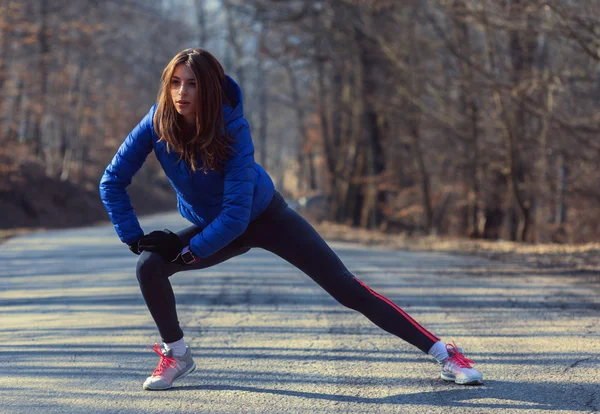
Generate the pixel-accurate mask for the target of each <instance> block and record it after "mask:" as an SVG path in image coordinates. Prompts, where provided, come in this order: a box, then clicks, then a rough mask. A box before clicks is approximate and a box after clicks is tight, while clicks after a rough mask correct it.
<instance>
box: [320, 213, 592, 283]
mask: <svg viewBox="0 0 600 414" xmlns="http://www.w3.org/2000/svg"><path fill="white" fill-rule="evenodd" d="M315 228H316V229H317V231H318V232H319V233H320V234H321V235H322V236H323V237H324V238H326V239H329V240H339V241H350V242H357V243H361V244H365V245H373V246H384V247H387V248H392V249H399V250H411V251H436V252H448V253H454V254H467V255H475V256H483V257H486V258H488V259H491V260H500V261H504V262H511V263H519V264H522V265H526V266H534V267H538V268H563V269H570V270H572V271H573V272H574V273H582V271H583V272H584V273H587V274H591V273H597V274H598V275H600V243H588V244H580V245H577V244H537V245H534V244H523V243H514V242H507V241H487V240H471V239H456V238H444V237H434V236H427V237H407V236H405V235H389V234H383V233H380V232H377V231H366V230H361V229H354V228H351V227H349V226H345V225H339V224H333V223H329V222H323V223H320V224H315Z"/></svg>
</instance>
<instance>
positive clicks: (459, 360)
mask: <svg viewBox="0 0 600 414" xmlns="http://www.w3.org/2000/svg"><path fill="white" fill-rule="evenodd" d="M446 350H447V351H448V354H449V355H450V358H448V360H449V361H452V362H453V363H454V364H456V365H457V366H458V367H459V368H473V364H474V363H475V361H472V360H470V359H468V358H466V357H465V356H464V355H463V354H461V353H460V352H458V347H457V346H456V344H455V343H454V341H453V342H452V343H449V344H446Z"/></svg>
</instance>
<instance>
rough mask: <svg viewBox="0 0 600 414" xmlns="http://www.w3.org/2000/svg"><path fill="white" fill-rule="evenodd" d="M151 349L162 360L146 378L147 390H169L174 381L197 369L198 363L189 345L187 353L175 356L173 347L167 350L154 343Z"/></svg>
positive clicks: (186, 348) (145, 385) (145, 386)
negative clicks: (193, 357)
mask: <svg viewBox="0 0 600 414" xmlns="http://www.w3.org/2000/svg"><path fill="white" fill-rule="evenodd" d="M148 348H150V347H148ZM150 349H152V350H153V351H154V352H156V353H157V354H158V355H160V361H158V366H157V367H156V369H155V370H154V372H153V373H152V375H151V376H149V377H148V378H146V381H145V382H144V389H145V390H153V391H155V390H168V389H169V388H171V387H172V386H173V381H175V380H176V379H178V378H183V377H185V376H186V375H187V374H189V373H191V372H192V371H193V370H195V369H196V363H195V362H194V360H193V359H192V352H191V351H190V348H189V347H188V346H186V347H185V355H183V356H180V357H174V356H173V350H172V349H169V351H166V350H164V349H162V348H161V347H160V346H159V345H158V344H154V348H150Z"/></svg>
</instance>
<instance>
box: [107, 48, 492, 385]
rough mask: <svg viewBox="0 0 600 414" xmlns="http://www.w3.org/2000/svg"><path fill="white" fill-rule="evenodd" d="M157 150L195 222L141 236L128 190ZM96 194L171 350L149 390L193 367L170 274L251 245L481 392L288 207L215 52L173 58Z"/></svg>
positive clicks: (462, 362)
mask: <svg viewBox="0 0 600 414" xmlns="http://www.w3.org/2000/svg"><path fill="white" fill-rule="evenodd" d="M150 151H154V153H155V155H156V157H157V159H158V161H159V162H160V163H161V165H162V168H163V169H164V171H165V173H166V175H167V177H168V178H169V180H170V182H171V184H172V186H173V188H174V189H175V192H176V193H177V204H178V208H179V211H180V213H181V215H182V216H183V217H184V218H186V219H187V220H189V221H190V222H191V223H192V226H190V227H188V228H186V229H183V230H181V231H179V232H177V233H173V232H171V231H169V230H164V231H153V232H151V233H149V234H144V232H143V231H142V229H141V227H140V225H139V223H138V220H137V218H136V216H135V213H134V210H133V207H132V205H131V202H130V200H129V197H128V195H127V191H126V187H127V186H128V185H129V184H130V183H131V179H132V177H133V176H134V174H135V173H136V172H137V171H138V170H139V168H140V167H141V166H142V164H143V163H144V161H145V159H146V157H147V155H148V154H149V153H150ZM100 194H101V197H102V201H103V202H104V205H105V207H106V209H107V211H108V214H109V216H110V218H111V220H112V222H113V224H114V226H115V229H116V231H117V234H118V236H119V237H120V239H121V240H122V241H123V242H124V243H126V244H128V245H129V248H130V249H131V251H132V252H134V253H136V254H138V255H140V257H139V260H138V264H137V278H138V281H139V284H140V288H141V291H142V295H143V297H144V300H145V301H146V304H147V306H148V309H149V310H150V313H151V315H152V317H153V319H154V321H155V322H156V325H157V327H158V330H159V332H160V335H161V337H162V341H163V343H164V347H163V348H161V347H159V345H158V344H155V345H154V351H155V352H156V353H157V354H159V355H160V361H159V363H158V367H157V368H156V369H155V371H154V372H153V374H152V375H151V376H150V377H148V379H146V381H145V382H144V385H143V388H144V389H147V390H164V389H168V388H170V387H171V386H172V384H173V381H174V380H175V379H177V378H181V377H183V376H184V375H187V374H189V373H190V372H192V371H193V370H194V369H195V367H196V365H195V363H194V360H193V359H192V356H191V352H190V349H189V348H188V347H187V346H186V345H185V341H184V338H183V332H182V330H181V328H180V326H179V321H178V319H177V313H176V309H175V297H174V295H173V289H172V287H171V284H170V282H169V277H170V276H171V275H173V274H175V273H177V272H180V271H185V270H197V269H204V268H207V267H210V266H213V265H216V264H218V263H221V262H223V261H225V260H227V259H230V258H232V257H234V256H238V255H241V254H243V253H246V252H247V251H249V250H250V249H251V248H253V247H260V248H263V249H265V250H268V251H271V252H273V253H275V254H276V255H278V256H280V257H282V258H283V259H285V260H287V261H288V262H290V263H291V264H293V265H295V266H296V267H297V268H299V269H300V270H302V271H303V272H304V273H306V274H307V275H308V276H310V277H311V278H312V279H313V280H314V281H315V282H317V283H318V284H319V285H320V286H321V287H322V288H323V289H325V290H326V291H327V292H328V293H329V294H331V295H332V296H333V297H334V298H335V299H336V300H338V301H339V302H340V303H341V304H343V305H345V306H347V307H349V308H351V309H355V310H357V311H359V312H361V313H362V314H363V315H365V316H366V317H367V318H369V319H370V320H371V321H373V322H374V323H375V324H376V325H378V326H379V327H381V328H382V329H384V330H386V331H388V332H390V333H392V334H394V335H396V336H398V337H400V338H402V339H404V340H405V341H407V342H409V343H411V344H412V345H414V346H416V347H417V348H419V349H420V350H422V351H423V352H425V353H428V354H430V355H431V356H433V357H434V358H436V359H437V360H438V361H439V362H440V363H441V364H442V373H441V377H442V378H443V379H445V380H448V381H455V382H456V383H458V384H480V383H482V382H483V379H482V375H481V374H480V373H479V372H478V371H477V370H475V369H474V368H472V364H473V361H470V360H468V359H466V358H465V357H464V356H463V355H462V352H461V351H460V350H459V348H457V347H456V346H455V345H454V344H448V345H446V344H445V343H443V342H442V341H440V340H439V339H438V338H437V337H436V336H435V335H433V334H432V333H431V332H429V331H428V330H426V329H425V328H424V327H422V326H421V325H419V324H418V323H417V322H416V321H415V320H414V319H413V318H411V317H410V316H409V315H408V314H406V312H404V311H403V310H402V309H400V308H399V307H398V306H396V305H395V304H394V303H392V302H391V301H390V300H389V299H387V298H385V297H384V296H382V295H380V294H378V293H376V292H374V291H373V290H371V289H370V288H369V287H368V286H367V285H365V284H364V283H362V282H361V281H360V280H358V279H357V278H356V277H355V276H354V275H352V274H351V273H350V272H349V271H348V270H347V269H346V267H345V266H344V264H343V263H342V262H341V261H340V259H339V258H338V257H337V256H336V254H335V253H334V252H333V251H332V250H331V249H330V248H329V246H328V245H327V244H326V243H325V241H324V240H323V239H322V238H321V237H320V236H319V234H317V232H316V231H315V230H314V229H313V228H312V227H311V226H310V224H308V223H307V222H306V221H305V220H304V219H303V218H302V217H301V216H300V215H298V214H297V213H296V212H294V211H293V210H292V209H290V208H289V207H288V206H287V204H286V202H285V200H284V199H283V198H282V197H281V195H280V194H279V193H278V192H277V191H276V190H275V189H274V186H273V182H272V181H271V178H270V177H269V175H268V174H267V173H266V172H265V170H264V169H263V168H262V167H261V166H260V165H258V164H256V163H255V162H254V146H253V144H252V138H251V136H250V129H249V127H248V123H247V122H246V119H244V114H243V109H242V92H241V90H240V88H239V86H238V85H237V84H236V83H235V81H234V80H233V79H231V78H230V77H229V76H227V75H225V74H224V72H223V68H222V67H221V65H220V63H219V62H218V61H217V60H216V59H215V58H214V57H213V56H212V55H211V54H210V53H208V52H207V51H205V50H202V49H186V50H183V51H181V52H180V53H178V54H177V55H176V56H175V57H174V58H173V59H172V60H171V62H169V64H168V65H167V67H166V68H165V69H164V71H163V74H162V84H161V88H160V91H159V93H158V103H157V104H155V105H154V106H153V107H152V108H151V109H150V111H149V112H148V114H147V115H146V116H145V117H144V118H143V119H142V121H141V122H140V123H139V124H138V125H137V126H136V127H135V128H134V129H133V131H132V132H131V133H130V134H129V136H128V137H127V139H126V140H125V142H124V143H123V144H122V145H121V147H120V148H119V150H118V152H117V154H116V155H115V157H114V158H113V160H112V162H111V163H110V165H109V166H108V167H107V168H106V171H105V173H104V175H103V177H102V180H101V182H100Z"/></svg>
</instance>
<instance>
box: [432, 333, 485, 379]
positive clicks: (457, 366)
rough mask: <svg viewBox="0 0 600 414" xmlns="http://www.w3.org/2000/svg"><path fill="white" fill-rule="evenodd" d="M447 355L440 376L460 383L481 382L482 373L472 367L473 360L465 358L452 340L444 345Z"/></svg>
mask: <svg viewBox="0 0 600 414" xmlns="http://www.w3.org/2000/svg"><path fill="white" fill-rule="evenodd" d="M446 349H447V350H448V355H450V356H449V357H448V358H447V359H446V360H445V361H444V362H443V364H442V374H441V377H442V379H443V380H446V381H454V382H455V383H457V384H461V385H478V384H483V375H481V372H479V371H477V370H476V369H475V368H473V364H474V362H473V361H471V360H470V359H467V358H465V356H464V355H463V354H462V350H461V349H460V348H459V347H457V346H456V345H455V344H454V342H452V343H451V344H447V345H446Z"/></svg>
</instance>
